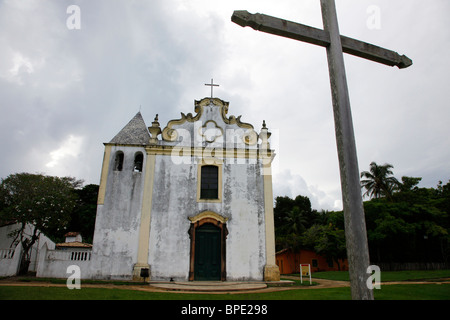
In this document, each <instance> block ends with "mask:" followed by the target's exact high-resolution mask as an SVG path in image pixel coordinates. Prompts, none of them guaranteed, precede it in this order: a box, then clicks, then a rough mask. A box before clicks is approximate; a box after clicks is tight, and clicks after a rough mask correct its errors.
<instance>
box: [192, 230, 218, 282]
mask: <svg viewBox="0 0 450 320" xmlns="http://www.w3.org/2000/svg"><path fill="white" fill-rule="evenodd" d="M221 263H222V261H221V229H220V228H218V227H216V226H215V225H213V224H210V223H206V224H204V225H202V226H200V227H198V228H196V230H195V260H194V270H195V271H194V279H195V280H200V281H207V280H210V281H211V280H221Z"/></svg>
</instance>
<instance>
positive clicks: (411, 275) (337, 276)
mask: <svg viewBox="0 0 450 320" xmlns="http://www.w3.org/2000/svg"><path fill="white" fill-rule="evenodd" d="M295 275H296V276H298V274H295ZM311 276H312V277H313V278H318V279H329V280H340V281H349V275H348V271H325V272H314V273H312V274H311ZM442 278H450V270H433V271H425V270H417V271H381V282H387V281H414V280H432V279H442Z"/></svg>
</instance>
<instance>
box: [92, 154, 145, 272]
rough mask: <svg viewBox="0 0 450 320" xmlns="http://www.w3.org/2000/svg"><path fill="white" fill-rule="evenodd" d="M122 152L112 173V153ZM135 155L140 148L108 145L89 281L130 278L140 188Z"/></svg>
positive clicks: (141, 185) (141, 183)
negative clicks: (108, 155)
mask: <svg viewBox="0 0 450 320" xmlns="http://www.w3.org/2000/svg"><path fill="white" fill-rule="evenodd" d="M118 151H122V152H123V153H124V162H123V169H122V171H117V170H114V169H115V168H114V166H115V156H116V152H118ZM137 152H142V154H143V156H144V163H143V166H142V167H143V168H145V162H146V152H145V149H144V148H143V147H133V146H112V149H111V157H110V160H109V169H108V179H107V182H106V193H105V201H104V204H103V205H98V207H97V218H96V222H95V233H94V240H93V248H92V251H93V256H92V261H91V277H92V278H111V279H131V277H132V271H133V265H134V264H135V263H136V260H137V251H138V237H139V225H140V218H141V207H142V196H143V189H144V175H145V172H144V170H143V171H142V172H134V171H133V168H134V159H135V155H136V153H137Z"/></svg>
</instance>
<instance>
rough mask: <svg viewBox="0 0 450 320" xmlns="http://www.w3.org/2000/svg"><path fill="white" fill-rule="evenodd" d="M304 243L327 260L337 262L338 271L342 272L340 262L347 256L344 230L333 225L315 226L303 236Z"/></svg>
mask: <svg viewBox="0 0 450 320" xmlns="http://www.w3.org/2000/svg"><path fill="white" fill-rule="evenodd" d="M302 243H303V245H304V246H305V247H307V248H310V249H312V250H314V252H316V253H317V254H320V255H322V256H324V257H325V258H326V259H327V260H330V261H334V262H336V264H337V265H338V270H341V265H340V263H339V260H340V259H345V258H346V256H347V249H346V246H345V232H344V230H342V229H339V228H336V226H333V224H331V223H330V224H328V225H318V224H315V225H313V226H312V227H311V228H309V229H308V230H307V231H306V232H305V233H304V234H303V236H302Z"/></svg>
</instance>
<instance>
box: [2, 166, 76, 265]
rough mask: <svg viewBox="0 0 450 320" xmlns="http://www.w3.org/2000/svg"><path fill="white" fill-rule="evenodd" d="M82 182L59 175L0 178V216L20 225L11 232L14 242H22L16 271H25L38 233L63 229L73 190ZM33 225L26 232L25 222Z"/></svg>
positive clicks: (70, 205)
mask: <svg viewBox="0 0 450 320" xmlns="http://www.w3.org/2000/svg"><path fill="white" fill-rule="evenodd" d="M80 185H81V181H79V180H76V179H75V178H69V177H64V178H58V177H52V176H44V175H42V174H29V173H17V174H12V175H9V176H8V177H7V178H5V179H2V181H1V184H0V219H1V220H4V221H14V222H16V223H18V224H19V225H20V228H19V229H18V230H17V231H16V232H14V233H13V234H12V236H13V239H14V240H13V243H16V244H17V243H19V242H20V243H21V244H22V248H23V251H22V259H21V261H22V263H21V266H20V271H19V273H23V272H26V271H27V270H28V265H29V263H30V256H29V255H30V249H31V247H32V246H33V244H34V243H35V242H36V241H37V240H38V239H39V236H40V234H41V232H43V233H45V234H54V233H56V232H60V231H63V230H64V228H65V227H66V226H67V224H68V222H69V220H70V214H71V212H72V210H73V208H74V207H75V205H76V195H75V193H74V192H73V190H74V189H75V188H76V187H79V186H80ZM29 224H31V225H33V226H34V228H32V231H31V234H26V229H27V225H29Z"/></svg>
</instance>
